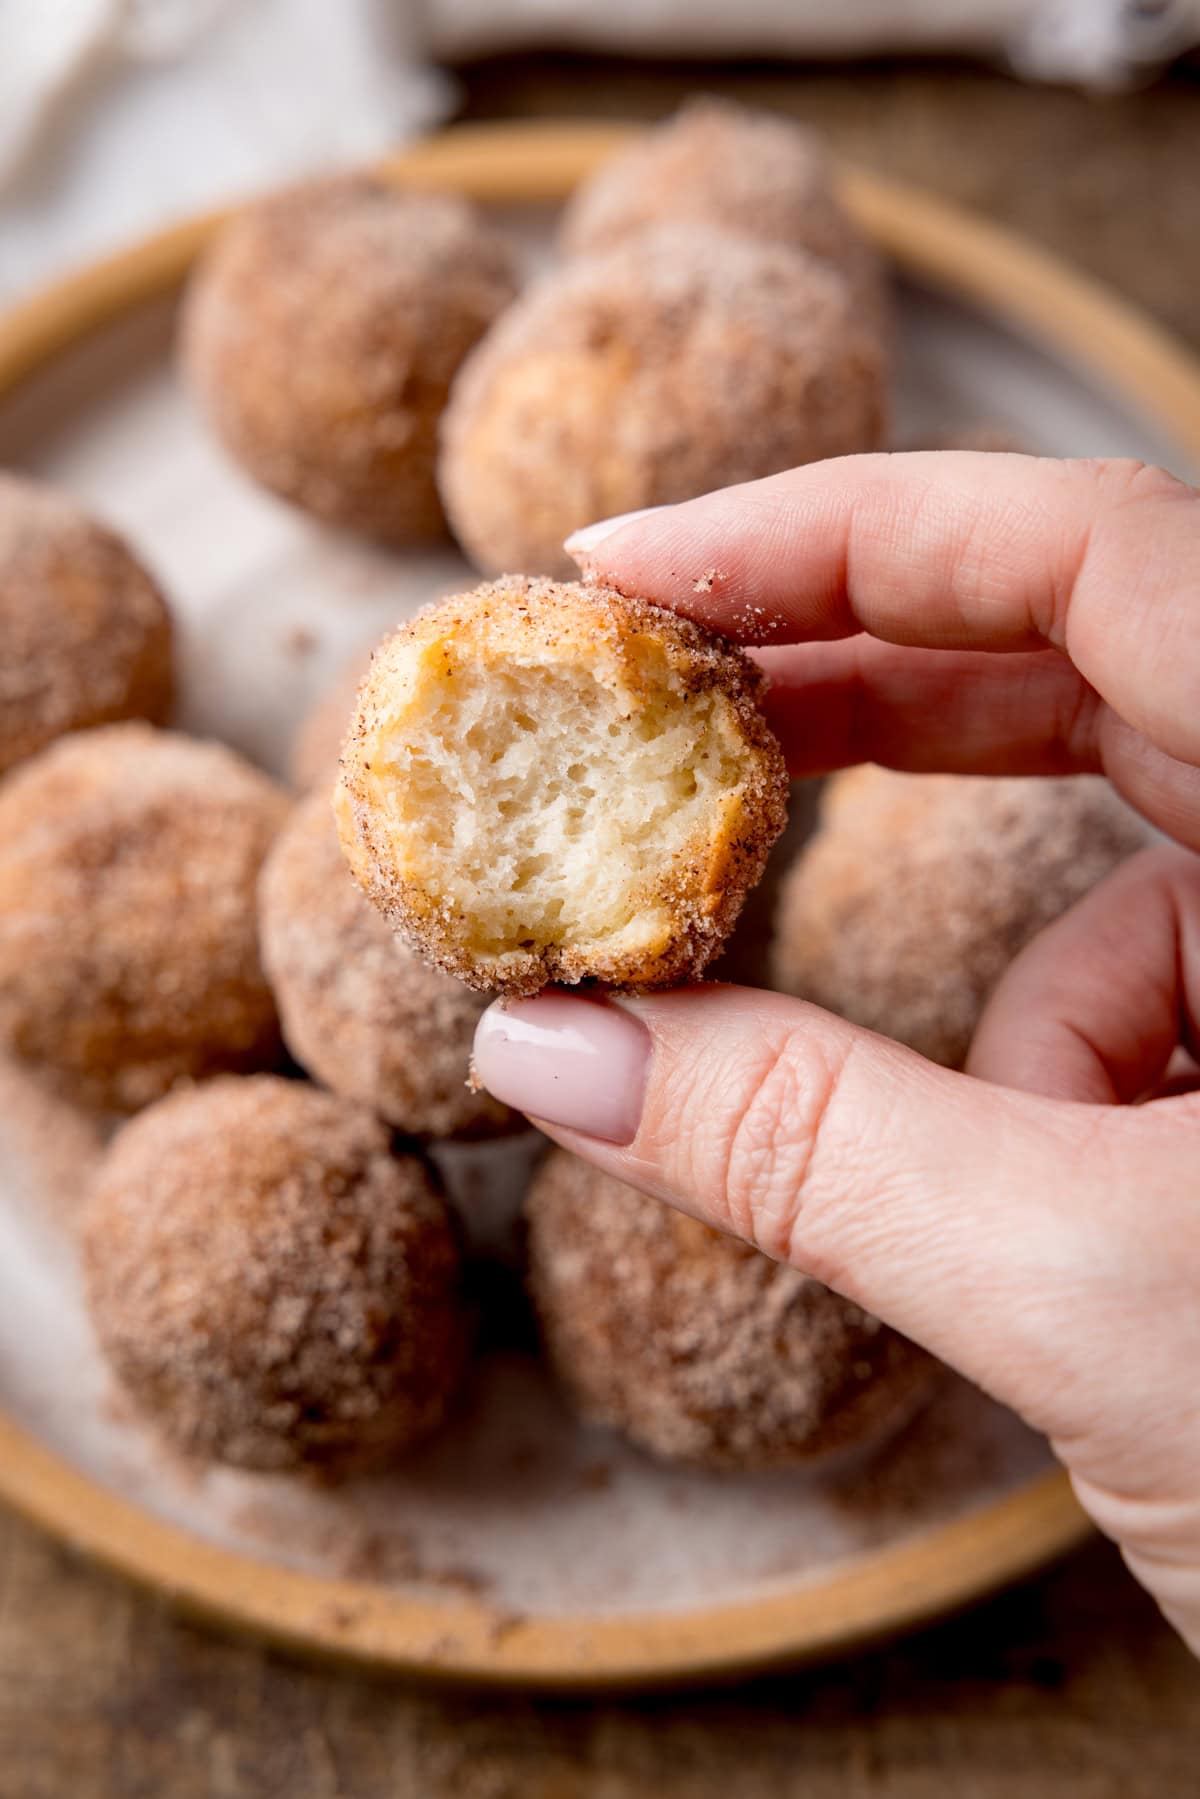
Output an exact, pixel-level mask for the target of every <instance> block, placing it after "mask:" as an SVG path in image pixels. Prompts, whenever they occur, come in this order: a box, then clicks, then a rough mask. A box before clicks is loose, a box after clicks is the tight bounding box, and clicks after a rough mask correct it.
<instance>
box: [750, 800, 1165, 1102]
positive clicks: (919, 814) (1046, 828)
mask: <svg viewBox="0 0 1200 1799" xmlns="http://www.w3.org/2000/svg"><path fill="white" fill-rule="evenodd" d="M1145 842H1146V829H1145V826H1144V825H1143V824H1142V822H1141V820H1140V819H1139V818H1138V817H1137V816H1136V815H1135V814H1134V813H1132V812H1131V811H1130V810H1129V808H1128V807H1127V806H1125V805H1124V804H1123V802H1122V801H1121V800H1119V799H1118V797H1117V795H1116V794H1115V793H1114V792H1113V790H1112V788H1111V787H1110V786H1109V785H1108V783H1107V782H1106V781H1103V780H1101V779H1099V778H1096V777H1092V776H1072V777H1069V778H1065V779H1061V780H1036V779H1032V778H1028V777H1013V778H993V777H985V776H973V775H927V774H921V775H909V774H897V773H895V772H893V771H892V770H890V769H884V768H875V767H873V766H865V767H862V768H855V769H849V770H847V771H845V772H844V773H842V774H839V775H836V776H835V777H834V778H833V779H832V780H831V781H830V782H829V783H828V785H827V786H826V788H825V791H824V793H823V795H822V803H821V822H820V827H819V829H818V830H817V832H816V835H815V836H814V837H813V838H812V839H811V841H810V842H809V843H808V844H807V845H806V846H805V848H804V849H803V850H802V851H801V853H800V855H799V856H798V858H797V860H796V862H795V864H794V865H793V867H792V868H791V870H790V871H789V873H788V874H787V875H786V876H785V877H784V881H783V884H782V887H781V890H780V897H779V905H778V912H777V917H776V926H775V941H774V946H773V966H774V975H775V980H776V984H777V985H778V986H779V987H780V988H782V990H783V991H784V992H785V993H794V994H796V995H797V996H798V997H799V998H801V999H807V1000H811V1001H813V1002H814V1003H815V1004H816V1005H819V1006H824V1007H826V1008H827V1009H828V1010H829V1011H832V1012H838V1013H840V1014H841V1015H842V1017H844V1018H848V1019H850V1020H851V1021H852V1023H854V1024H860V1025H865V1026H867V1027H868V1029H870V1030H873V1031H879V1032H881V1033H882V1034H883V1035H884V1036H887V1037H894V1038H896V1039H897V1040H898V1041H899V1042H901V1043H907V1044H908V1045H909V1046H910V1048H912V1049H915V1050H919V1051H920V1053H921V1054H922V1055H924V1056H928V1057H929V1059H930V1060H931V1061H934V1062H940V1063H942V1064H943V1065H944V1066H946V1067H948V1068H960V1067H961V1066H962V1064H963V1063H964V1061H965V1060H966V1056H967V1051H968V1049H969V1048H970V1043H971V1038H972V1036H973V1035H974V1032H975V1027H976V1025H977V1024H978V1023H979V1019H980V1016H981V1015H982V1012H983V1008H984V1006H985V1004H986V1002H987V999H988V996H989V994H990V993H991V991H992V989H993V987H994V986H995V985H996V983H997V981H998V980H999V979H1000V976H1001V975H1002V974H1003V973H1004V971H1005V969H1006V968H1007V967H1008V965H1009V963H1010V962H1011V961H1012V960H1013V958H1014V957H1015V956H1016V955H1017V953H1018V951H1020V950H1021V949H1023V948H1024V946H1025V945H1026V944H1027V943H1028V942H1029V941H1030V940H1031V939H1032V938H1033V937H1035V936H1036V935H1037V933H1038V931H1040V930H1041V929H1043V927H1044V926H1046V925H1048V924H1050V923H1051V921H1052V920H1053V919H1055V918H1057V917H1059V915H1060V914H1061V913H1063V912H1065V911H1066V910H1067V908H1068V907H1069V906H1071V905H1073V904H1074V902H1075V901H1076V900H1077V899H1081V898H1082V897H1083V895H1084V894H1085V893H1087V892H1088V890H1089V889H1090V888H1092V887H1094V886H1095V885H1096V883H1097V882H1098V881H1100V880H1102V879H1103V877H1104V876H1105V875H1106V874H1108V873H1109V872H1110V870H1112V869H1113V868H1115V867H1116V865H1117V864H1118V863H1119V862H1120V861H1122V860H1123V859H1124V858H1125V857H1126V856H1128V855H1131V854H1132V853H1133V852H1134V851H1135V850H1136V849H1138V848H1140V847H1141V846H1142V845H1143V844H1144V843H1145Z"/></svg>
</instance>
